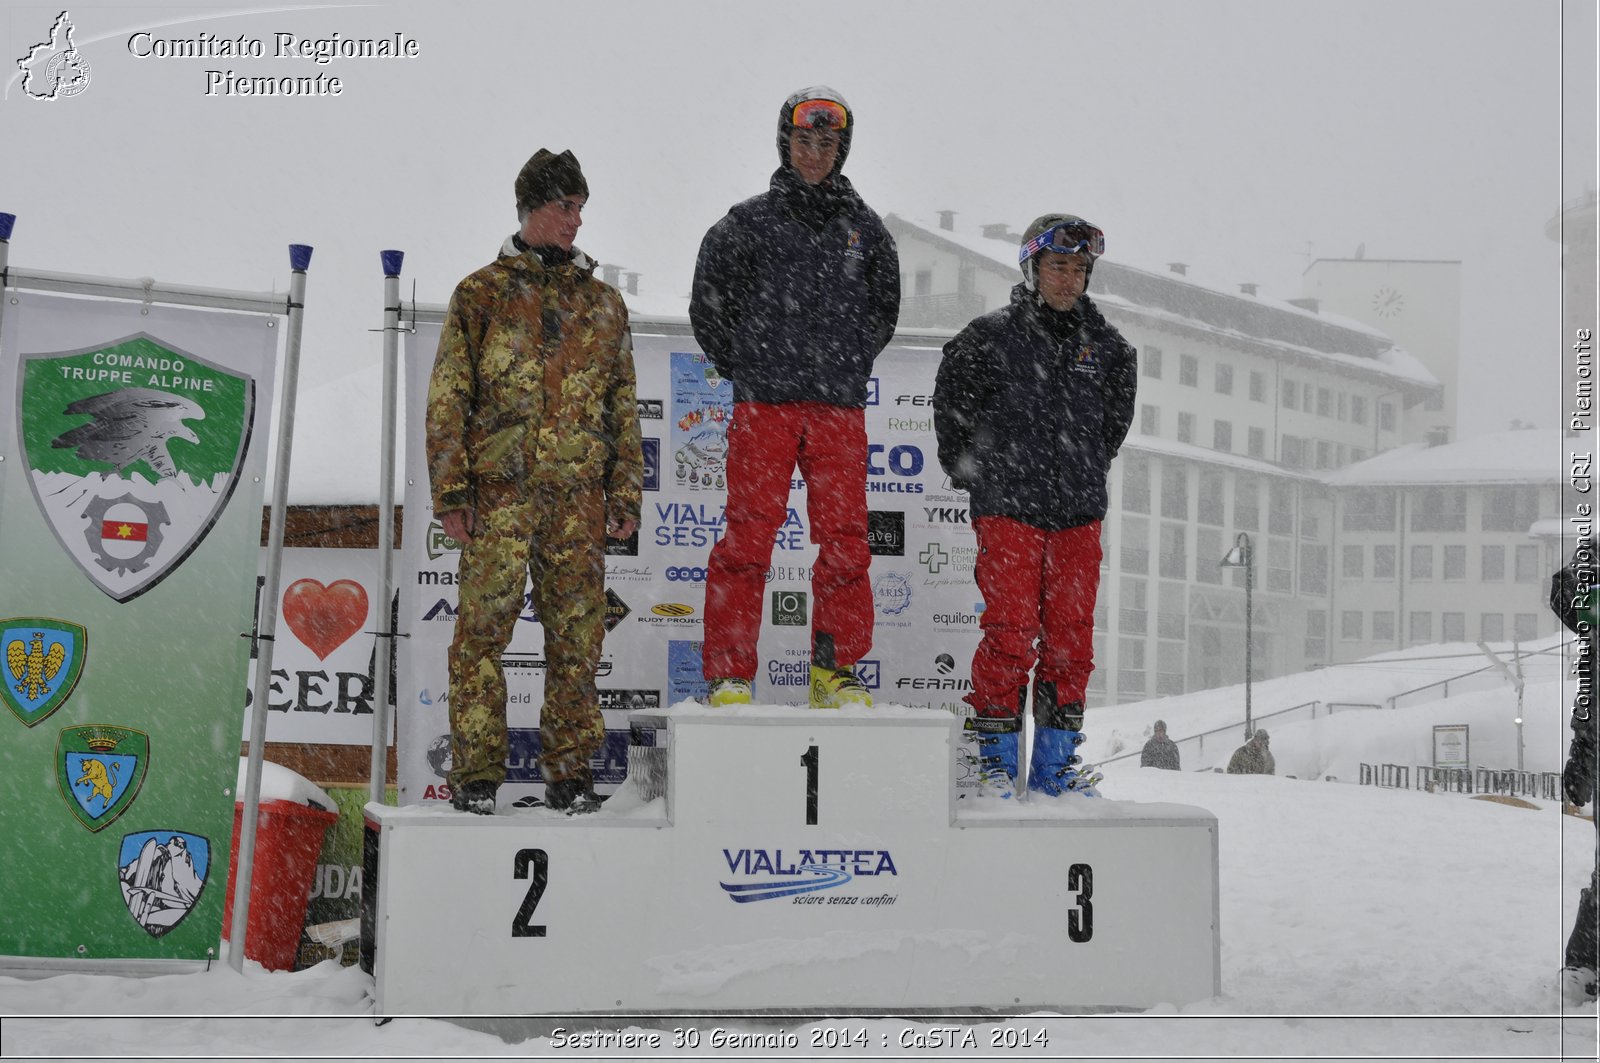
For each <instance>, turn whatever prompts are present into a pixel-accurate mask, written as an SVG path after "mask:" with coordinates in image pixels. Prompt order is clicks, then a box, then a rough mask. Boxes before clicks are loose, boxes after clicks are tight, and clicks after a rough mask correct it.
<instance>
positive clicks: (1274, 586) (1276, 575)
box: [1267, 539, 1294, 594]
mask: <svg viewBox="0 0 1600 1063" xmlns="http://www.w3.org/2000/svg"><path fill="white" fill-rule="evenodd" d="M1267 590H1269V591H1276V592H1277V593H1279V594H1293V593H1294V543H1292V542H1290V541H1289V540H1288V539H1268V540H1267Z"/></svg>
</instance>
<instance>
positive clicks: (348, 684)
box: [245, 548, 394, 746]
mask: <svg viewBox="0 0 1600 1063" xmlns="http://www.w3.org/2000/svg"><path fill="white" fill-rule="evenodd" d="M266 567H267V552H266V551H265V550H262V551H261V562H260V568H259V569H258V572H257V578H256V588H257V603H256V616H257V617H259V616H260V615H261V608H260V589H261V585H262V582H263V581H264V579H265V575H264V573H265V572H266ZM279 587H280V588H281V591H280V597H279V600H278V631H277V643H278V644H277V646H276V647H275V648H274V650H273V656H272V685H271V687H270V688H269V689H268V698H267V708H268V710H269V711H270V712H271V715H270V716H269V717H268V718H267V741H269V742H321V743H327V744H332V745H351V746H359V745H371V744H372V708H373V705H372V699H373V696H374V694H375V690H376V688H375V684H374V682H373V668H374V667H375V664H374V654H373V644H374V642H375V641H376V635H375V634H374V632H376V631H377V629H378V602H377V596H378V592H377V588H378V552H377V551H376V550H313V549H302V548H288V549H285V550H284V551H283V570H282V575H281V579H280V582H279ZM251 657H252V659H251V662H250V684H251V685H250V687H249V689H248V690H247V691H246V692H245V700H246V704H249V699H250V697H251V696H252V693H253V691H254V690H255V668H256V661H255V659H254V658H255V655H254V654H252V655H251ZM249 719H250V718H249V714H248V713H247V714H246V716H245V737H246V738H248V737H249V731H250V724H249ZM385 733H386V734H388V735H390V736H391V738H390V740H391V741H393V735H394V727H393V717H392V716H391V717H390V726H389V727H388V728H387V729H386V731H385Z"/></svg>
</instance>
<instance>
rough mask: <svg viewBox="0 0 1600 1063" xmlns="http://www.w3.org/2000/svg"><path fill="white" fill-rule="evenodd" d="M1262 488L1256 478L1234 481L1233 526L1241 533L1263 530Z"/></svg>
mask: <svg viewBox="0 0 1600 1063" xmlns="http://www.w3.org/2000/svg"><path fill="white" fill-rule="evenodd" d="M1260 500H1261V488H1260V485H1259V484H1258V483H1257V481H1256V478H1255V477H1254V476H1247V475H1244V474H1240V475H1239V476H1236V477H1234V480H1233V526H1234V527H1235V528H1237V529H1239V530H1240V531H1259V530H1260V529H1261V501H1260Z"/></svg>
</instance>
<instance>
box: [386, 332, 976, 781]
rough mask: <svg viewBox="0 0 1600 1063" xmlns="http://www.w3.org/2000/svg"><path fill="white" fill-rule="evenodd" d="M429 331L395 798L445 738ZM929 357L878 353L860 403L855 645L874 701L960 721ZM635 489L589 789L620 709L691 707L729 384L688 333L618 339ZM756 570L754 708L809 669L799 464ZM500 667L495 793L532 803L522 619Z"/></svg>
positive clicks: (446, 554) (953, 512)
mask: <svg viewBox="0 0 1600 1063" xmlns="http://www.w3.org/2000/svg"><path fill="white" fill-rule="evenodd" d="M438 339H439V325H437V324H432V323H419V324H418V326H417V329H416V331H415V332H414V333H410V334H408V335H407V342H408V350H407V353H406V357H405V364H406V366H407V370H406V372H407V380H406V387H405V394H406V399H405V402H406V417H405V424H406V426H407V427H406V446H405V453H406V495H405V530H404V537H403V542H404V544H405V549H404V551H403V553H402V557H401V560H400V563H399V564H398V565H397V566H396V575H395V580H396V584H397V586H398V588H399V591H400V626H399V630H400V631H401V632H403V633H405V634H406V635H407V636H408V637H406V638H402V639H400V640H399V652H400V664H399V682H398V694H397V704H398V707H399V713H398V718H399V764H400V776H399V783H400V803H401V804H412V803H417V802H422V801H431V800H441V799H444V798H445V797H447V796H448V791H446V790H444V789H443V788H442V785H441V784H442V783H443V780H444V771H445V770H446V761H445V759H444V758H445V757H446V755H447V742H446V741H444V736H446V735H448V733H449V724H448V714H447V709H446V702H445V699H446V693H447V690H448V686H449V684H448V680H447V671H446V654H447V650H448V648H449V643H450V637H451V634H452V633H453V631H454V627H453V620H454V612H455V607H456V588H455V584H454V579H455V572H456V560H457V553H458V551H457V549H456V547H455V544H453V543H451V542H450V541H448V540H447V539H445V537H444V536H443V534H442V532H441V530H440V527H439V525H438V523H437V522H436V521H435V520H434V517H433V512H432V504H431V502H430V500H429V491H428V471H427V466H426V458H425V450H424V446H423V439H422V432H423V429H422V426H423V423H424V405H425V401H426V396H427V381H428V377H429V374H430V373H431V371H432V366H433V356H434V352H435V351H436V350H437V349H438ZM939 357H940V352H939V350H938V348H937V347H931V346H930V347H923V348H919V347H908V346H894V347H890V348H889V349H887V350H885V351H884V352H883V354H882V355H880V356H879V358H878V360H877V364H876V367H875V375H874V377H873V381H872V392H871V396H870V398H869V405H868V406H867V435H868V439H869V445H870V448H871V452H870V455H869V461H868V481H867V487H868V495H867V506H868V509H869V511H870V513H871V516H870V520H871V534H872V538H873V546H872V549H873V554H874V556H873V558H872V570H871V578H872V583H873V589H874V598H875V601H876V631H875V633H874V637H873V642H874V644H873V648H872V651H871V652H870V653H869V654H868V655H867V657H866V658H864V660H863V663H862V668H861V671H862V673H863V677H864V678H865V679H866V681H867V683H868V685H869V686H870V687H872V691H873V696H874V698H875V699H877V700H878V701H879V702H884V703H893V704H899V705H913V706H930V707H933V708H941V707H943V708H947V709H951V710H952V711H958V712H960V711H964V709H965V706H964V705H963V703H962V702H961V700H960V699H961V695H962V694H963V693H965V691H966V690H968V689H969V671H970V665H971V660H972V651H973V650H974V649H975V648H976V647H977V643H978V637H979V633H978V613H979V611H980V604H979V595H978V590H977V586H976V584H975V583H974V582H973V577H972V567H973V560H974V558H975V557H976V546H975V543H974V540H973V537H972V531H971V527H970V525H969V524H968V514H967V496H966V494H965V492H960V491H956V490H954V489H953V488H951V487H950V484H949V480H948V478H947V477H946V476H945V475H944V472H943V471H942V470H941V469H940V468H939V462H938V457H937V449H936V446H935V441H934V434H933V406H932V396H933V384H934V375H935V373H936V372H937V370H938V366H939ZM634 363H635V366H636V369H637V373H638V395H639V407H640V425H641V428H642V430H643V436H644V446H645V466H646V468H645V493H644V507H643V513H642V520H641V523H640V528H639V531H638V534H637V540H636V541H635V542H630V543H628V544H623V545H621V547H620V549H619V548H618V544H615V543H613V544H612V552H611V554H610V556H608V557H607V559H606V586H607V594H608V597H609V599H610V614H609V617H608V623H609V624H611V625H612V626H611V628H610V631H609V634H608V635H607V637H606V643H605V653H604V657H603V660H602V664H601V671H600V675H599V677H598V686H599V688H600V691H601V697H602V708H603V709H604V710H605V712H606V726H607V728H608V731H609V734H608V741H607V745H606V747H605V749H604V750H603V752H602V754H601V757H600V758H598V759H597V760H596V762H595V765H594V768H595V777H596V781H597V784H598V788H599V789H600V790H601V792H607V791H609V790H610V789H611V788H612V787H614V786H615V785H616V784H617V783H619V782H620V781H621V780H622V777H623V774H624V771H625V764H626V760H625V758H626V748H627V722H626V718H625V715H624V713H625V711H626V710H627V709H630V708H646V707H648V708H654V707H658V706H666V705H671V704H675V703H677V702H679V701H682V700H684V699H687V698H698V697H700V696H701V695H703V694H704V692H705V683H704V679H703V678H702V676H701V673H700V640H701V637H702V635H701V631H702V628H701V621H702V614H703V612H704V609H705V575H706V562H707V559H708V558H709V556H710V552H711V547H712V545H713V544H714V543H715V542H716V541H717V540H718V539H719V538H720V537H721V535H722V528H723V514H722V508H723V502H724V499H725V497H726V480H725V473H724V468H723V457H724V451H725V446H726V442H725V440H726V424H727V418H728V417H729V416H730V415H731V412H732V406H733V400H732V388H731V386H730V385H729V384H728V383H727V382H726V381H722V380H720V379H718V378H717V377H716V374H715V372H714V371H713V370H712V368H711V365H710V362H709V360H708V359H706V357H705V356H704V355H703V354H702V353H700V349H699V347H698V346H697V345H696V344H695V343H694V340H693V339H692V338H691V337H688V336H670V335H661V334H652V333H650V332H649V326H648V324H644V325H639V326H636V328H635V331H634ZM795 477H796V479H795V482H794V488H793V490H792V491H791V493H790V496H789V517H788V520H787V521H786V523H785V524H784V526H783V527H782V528H781V529H780V530H779V532H778V535H777V541H776V543H775V547H774V549H773V553H772V567H771V569H770V571H769V573H768V585H769V593H768V595H767V600H766V602H765V604H764V613H765V617H764V623H763V625H762V634H761V645H760V650H761V658H762V671H761V673H760V675H758V677H757V681H756V691H755V694H756V700H757V701H758V702H761V703H765V704H803V703H804V702H805V699H806V690H807V683H808V681H809V671H808V669H809V667H810V620H811V607H812V601H811V588H810V581H811V567H812V564H813V563H814V561H815V559H816V547H815V546H813V545H812V544H811V542H810V530H811V529H810V522H809V520H807V516H806V490H805V485H804V483H803V482H801V481H800V480H799V479H798V477H799V472H798V470H796V472H795ZM524 620H525V621H526V622H525V623H523V624H519V625H518V631H517V634H516V636H515V637H514V639H513V640H512V644H511V647H510V649H509V650H508V652H507V654H506V657H505V662H506V665H507V668H506V681H507V685H508V689H509V692H510V694H509V701H510V704H509V706H508V711H509V723H510V726H511V728H512V756H511V764H510V773H509V775H508V778H507V785H506V787H505V788H504V789H503V790H502V796H504V797H506V798H507V799H515V798H516V797H518V796H521V795H523V794H526V793H538V792H540V790H541V789H542V781H541V780H540V779H539V778H538V776H537V773H536V771H535V766H534V763H533V756H534V747H533V745H532V744H531V743H532V741H533V740H534V739H535V738H536V736H537V728H538V713H539V703H540V698H541V696H542V689H543V671H542V668H543V664H544V652H543V643H544V634H543V629H542V628H541V627H540V625H539V624H538V623H537V620H536V618H535V617H534V616H533V615H532V612H531V609H530V610H529V611H528V612H526V613H525V614H524Z"/></svg>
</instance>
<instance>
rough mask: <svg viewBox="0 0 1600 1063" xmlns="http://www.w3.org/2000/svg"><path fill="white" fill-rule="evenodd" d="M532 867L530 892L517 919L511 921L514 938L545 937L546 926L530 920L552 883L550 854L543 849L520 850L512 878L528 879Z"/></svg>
mask: <svg viewBox="0 0 1600 1063" xmlns="http://www.w3.org/2000/svg"><path fill="white" fill-rule="evenodd" d="M530 865H531V866H532V868H533V881H532V882H530V883H528V892H527V894H526V895H525V896H524V897H523V898H522V907H521V908H518V909H517V917H516V918H515V919H513V920H511V936H512V937H514V938H542V937H544V926H543V925H535V924H533V923H531V922H529V920H530V919H532V918H533V910H534V909H535V908H537V907H539V898H540V897H543V896H544V888H545V886H546V885H547V884H548V883H549V881H550V854H549V853H547V852H545V851H544V850H543V849H518V850H517V859H516V863H515V864H514V865H513V866H512V869H511V876H512V877H513V878H518V879H524V878H527V877H528V868H529V866H530Z"/></svg>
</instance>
